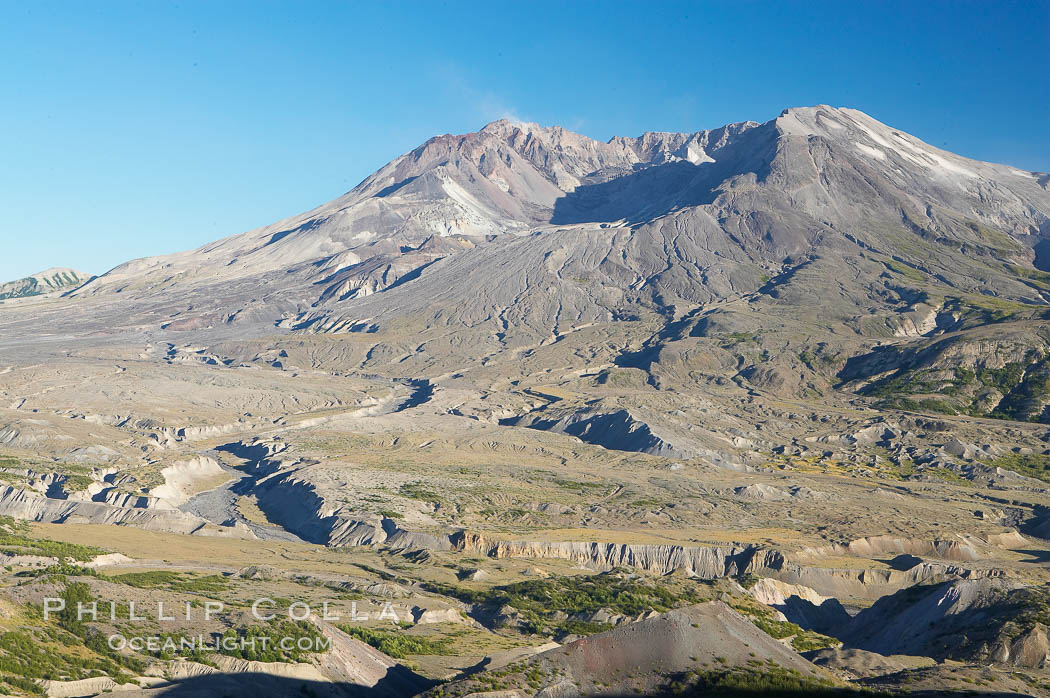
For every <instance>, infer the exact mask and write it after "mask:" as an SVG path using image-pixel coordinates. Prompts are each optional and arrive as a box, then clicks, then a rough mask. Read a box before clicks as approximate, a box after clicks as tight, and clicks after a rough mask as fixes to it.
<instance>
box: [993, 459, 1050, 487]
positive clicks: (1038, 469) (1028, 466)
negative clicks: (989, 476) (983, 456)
mask: <svg viewBox="0 0 1050 698" xmlns="http://www.w3.org/2000/svg"><path fill="white" fill-rule="evenodd" d="M985 465H988V466H989V467H993V468H1003V469H1004V470H1012V471H1014V472H1015V473H1017V474H1018V475H1024V476H1025V477H1031V478H1036V479H1038V480H1043V481H1045V482H1050V456H1048V455H1045V454H1042V453H1033V454H1024V455H1022V454H1020V453H1011V454H1010V455H1008V456H1001V457H999V458H996V459H995V460H991V461H986V462H985Z"/></svg>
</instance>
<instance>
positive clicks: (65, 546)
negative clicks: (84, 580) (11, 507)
mask: <svg viewBox="0 0 1050 698" xmlns="http://www.w3.org/2000/svg"><path fill="white" fill-rule="evenodd" d="M28 530H29V528H28V524H27V523H26V522H24V521H16V520H15V519H12V518H11V517H8V516H4V517H0V551H3V552H6V553H12V554H15V555H42V556H45V557H57V558H58V559H59V560H60V561H62V560H67V559H73V560H76V561H77V562H86V561H88V560H92V559H94V558H96V557H98V556H99V555H104V554H105V553H106V552H108V551H107V550H104V549H102V548H96V547H95V546H91V545H79V544H77V543H62V542H59V541H53V540H46V539H43V538H31V537H29V536H27V535H25V532H27V531H28Z"/></svg>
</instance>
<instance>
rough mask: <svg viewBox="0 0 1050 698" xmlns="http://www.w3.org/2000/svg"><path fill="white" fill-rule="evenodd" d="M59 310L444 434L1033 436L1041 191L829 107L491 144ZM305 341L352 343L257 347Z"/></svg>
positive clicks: (616, 441) (676, 442)
mask: <svg viewBox="0 0 1050 698" xmlns="http://www.w3.org/2000/svg"><path fill="white" fill-rule="evenodd" d="M70 295H71V297H72V301H73V302H74V305H73V306H71V312H62V313H56V314H55V317H54V318H52V325H51V327H52V328H62V329H63V330H65V331H68V332H72V333H74V334H79V333H83V332H84V331H89V332H103V333H105V334H107V335H113V334H114V333H116V334H117V335H120V334H124V335H126V336H129V337H130V336H136V335H137V334H139V333H143V332H145V333H148V334H149V335H150V336H151V337H156V336H158V335H157V333H165V334H166V335H171V334H172V333H176V334H179V333H181V336H183V337H190V336H192V337H194V338H198V339H201V341H204V339H205V338H207V337H211V339H209V340H207V341H209V342H214V341H249V340H250V341H252V342H257V340H259V339H260V338H263V337H271V338H275V339H273V340H272V342H273V343H272V344H271V345H270V347H269V348H268V349H267V351H268V352H270V353H271V354H275V353H278V352H283V353H284V354H286V355H288V354H290V355H291V358H292V360H291V361H285V360H281V362H280V363H281V364H282V365H288V364H292V365H299V364H297V362H302V361H306V362H307V364H308V365H311V366H313V367H314V368H315V369H320V370H328V371H341V372H350V373H360V372H367V373H369V374H381V375H383V376H385V377H388V378H391V379H396V380H411V381H418V380H427V381H435V380H439V379H441V380H446V381H452V382H455V383H456V385H462V386H463V388H464V389H467V390H468V391H473V392H472V393H471V394H473V395H474V397H473V398H471V399H468V400H466V401H465V402H463V404H461V405H459V406H458V407H457V408H456V409H457V410H458V411H459V412H461V413H463V414H468V415H472V416H477V417H479V418H484V419H489V420H497V421H498V420H503V421H504V422H505V423H506V424H514V425H518V426H531V427H533V428H537V429H544V430H552V431H558V432H562V433H567V434H572V435H574V436H577V437H578V438H582V439H584V440H592V441H594V442H595V443H600V444H602V445H606V446H609V447H612V448H617V449H622V450H639V451H646V452H650V453H663V454H677V455H679V456H683V457H684V456H696V455H702V456H703V457H705V458H708V459H710V460H712V461H713V462H716V463H721V464H727V465H729V464H733V463H737V464H740V463H741V462H742V460H743V461H747V460H748V459H750V458H752V456H751V455H750V454H749V453H748V452H747V448H743V449H742V448H740V447H738V446H733V445H732V444H741V445H746V446H747V447H749V448H754V447H759V446H761V448H773V447H781V446H783V445H784V444H785V443H797V442H799V440H800V439H804V438H821V439H825V440H831V441H835V440H836V439H838V440H839V441H840V442H842V443H845V442H846V441H848V438H847V437H844V436H841V435H840V436H834V435H823V436H819V437H811V436H806V435H805V431H804V430H800V429H799V428H798V424H797V423H794V422H792V420H786V421H784V420H780V419H776V420H775V425H772V426H768V427H767V428H766V431H765V433H764V434H763V435H762V436H761V437H759V436H758V435H756V434H755V433H753V429H752V427H753V425H754V424H755V423H756V421H762V420H767V419H770V418H773V417H774V416H775V414H776V410H773V409H772V408H771V404H772V402H775V401H777V400H785V399H786V400H795V401H801V402H802V404H806V405H808V406H809V407H810V408H813V407H815V406H816V405H818V404H821V405H825V406H826V405H839V406H845V405H851V406H852V405H856V406H864V407H865V408H872V407H874V408H875V409H876V410H879V409H888V410H904V411H908V410H913V411H918V412H920V413H939V414H949V415H953V414H960V415H963V414H964V415H971V416H975V417H993V418H1002V419H1011V420H1017V419H1020V420H1025V421H1034V422H1040V421H1041V422H1050V381H1048V380H1047V378H1046V377H1047V376H1048V375H1050V308H1048V307H1047V301H1048V300H1050V175H1047V174H1046V173H1038V172H1025V171H1022V170H1019V169H1017V168H1013V167H1009V166H1005V165H996V164H991V163H984V162H978V161H974V160H970V159H967V158H963V157H960V156H958V155H955V154H952V153H949V152H946V151H943V150H940V149H938V148H935V147H933V146H930V145H929V144H926V143H924V142H922V141H920V140H919V139H917V138H915V137H914V136H910V135H908V134H906V133H903V132H901V131H899V130H896V129H894V128H892V127H890V126H887V125H885V124H882V123H880V122H878V121H876V120H875V119H873V118H871V117H870V116H868V115H866V114H863V113H862V112H859V111H856V110H852V109H839V108H832V107H828V106H823V105H822V106H816V107H808V108H798V109H788V110H786V111H784V112H783V113H782V114H781V115H780V116H779V117H777V118H776V119H773V120H771V121H769V122H766V123H762V124H760V123H756V122H742V123H737V124H730V125H727V126H723V127H721V128H718V129H714V130H709V131H698V132H695V133H646V134H643V135H642V136H639V137H636V138H613V139H611V140H609V141H608V142H604V143H603V142H599V141H595V140H593V139H590V138H587V137H585V136H581V135H579V134H575V133H572V132H570V131H567V130H565V129H563V128H560V127H550V128H546V127H541V126H538V125H536V124H521V123H512V122H509V121H506V120H501V121H497V122H494V123H491V124H489V125H487V126H485V127H484V128H483V129H481V130H480V131H478V132H476V133H470V134H465V135H456V136H453V135H443V136H438V137H435V138H432V139H430V140H429V141H427V142H426V143H424V144H422V145H421V146H420V147H418V148H416V149H415V150H413V151H411V152H409V153H406V154H405V155H402V156H401V157H399V158H397V159H395V160H393V161H392V162H391V163H389V164H388V165H386V166H385V167H383V168H381V169H380V170H379V171H377V172H376V173H374V174H373V175H371V176H369V177H368V178H367V179H365V180H364V181H363V182H361V184H359V185H358V186H357V187H355V188H354V189H353V190H351V191H350V192H348V193H347V194H345V195H344V196H342V197H340V198H338V199H336V200H334V201H332V202H329V203H327V204H324V205H322V206H320V207H318V208H316V209H314V210H312V211H309V212H306V213H304V214H301V215H299V216H295V217H293V218H289V219H286V220H283V221H279V222H277V223H275V224H273V225H270V226H267V227H265V228H260V229H258V230H254V231H250V232H247V233H243V234H240V235H234V236H231V237H228V238H224V239H222V240H218V241H216V242H214V243H210V244H208V245H204V246H202V247H200V248H198V249H196V250H191V251H187V252H183V253H179V254H174V255H166V256H162V257H153V258H147V259H140V260H134V261H131V262H128V263H126V264H123V265H121V266H118V267H117V268H115V269H113V270H111V271H109V272H107V273H106V274H103V275H101V276H99V277H97V278H95V279H93V280H91V281H90V282H88V283H86V284H84V285H83V286H81V287H79V288H77V289H76V290H75V291H74V292H73V293H71V294H70ZM10 317H13V316H10ZM33 320H34V321H35V318H34V319H33ZM25 322H26V324H25V325H20V326H28V325H30V324H31V321H30V320H29V319H26V321H25ZM202 333H203V334H202ZM307 335H330V336H333V338H335V337H340V336H346V337H350V336H358V335H360V336H361V340H354V341H343V342H339V341H336V342H335V343H334V344H332V345H331V346H332V347H333V348H332V349H331V350H330V351H327V352H325V354H324V356H317V355H312V356H309V357H302V356H296V355H295V352H296V351H298V349H297V348H296V347H294V346H293V347H289V346H287V345H288V344H289V342H290V339H276V338H280V337H286V338H293V337H299V338H302V337H305V336H307ZM175 341H178V340H175ZM193 341H197V339H194V340H193ZM253 346H254V345H253ZM223 351H224V352H227V354H228V356H227V359H226V360H227V361H228V362H237V361H241V360H243V356H242V354H243V351H244V350H243V349H241V350H238V349H235V347H234V346H233V345H225V346H224V347H223ZM267 355H270V354H267ZM244 356H248V355H244ZM251 356H254V354H251V355H250V356H248V358H249V359H250V358H251ZM449 376H457V378H455V379H454V380H453V379H449V378H448V377H449ZM507 381H511V384H510V385H511V386H512V388H511V389H508V387H507V386H508V384H507ZM550 385H557V386H560V390H561V391H562V392H559V393H558V399H556V400H555V399H553V398H550V399H545V400H539V401H537V400H536V399H535V398H534V397H526V396H528V395H531V394H530V393H528V392H527V391H528V390H534V391H539V393H537V394H547V393H544V392H543V390H541V389H540V388H541V387H543V386H550ZM522 391H525V392H522ZM687 403H688V404H687ZM716 404H717V405H718V406H719V407H718V409H717V410H715V413H713V414H712V416H710V417H707V418H703V419H701V418H699V416H698V413H696V412H695V411H696V410H700V411H701V412H700V413H701V414H702V413H703V411H704V410H710V409H711V408H712V407H713V406H714V405H716ZM709 414H710V413H709ZM838 414H840V415H841V414H842V413H841V412H840V413H838ZM854 426H856V429H858V430H859V429H862V428H866V427H863V426H860V425H856V424H855V423H851V425H849V426H844V427H843V428H844V429H853V428H854ZM905 431H907V430H905ZM729 434H735V435H734V436H729ZM742 434H748V435H747V436H743V435H742ZM796 448H798V449H802V450H806V449H807V448H809V447H808V446H802V445H800V446H797V447H796ZM908 448H909V449H911V450H910V451H909V453H911V456H912V457H916V458H919V459H920V460H921V459H930V458H934V457H935V456H936V453H935V452H934V453H933V454H932V455H931V452H928V449H923V448H920V447H919V445H918V444H914V443H912V444H910V445H909V446H908ZM916 449H917V450H916Z"/></svg>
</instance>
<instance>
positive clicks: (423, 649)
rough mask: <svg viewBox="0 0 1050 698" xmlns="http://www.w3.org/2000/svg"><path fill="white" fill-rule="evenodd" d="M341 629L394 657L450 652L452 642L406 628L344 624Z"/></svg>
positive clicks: (402, 657)
mask: <svg viewBox="0 0 1050 698" xmlns="http://www.w3.org/2000/svg"><path fill="white" fill-rule="evenodd" d="M338 627H339V629H340V630H342V631H343V632H345V633H346V634H347V635H350V636H351V637H354V638H357V639H358V640H360V641H361V642H364V643H366V644H369V645H371V646H372V647H375V648H376V649H377V650H379V651H380V652H382V653H383V654H385V655H387V656H389V657H393V658H394V659H404V658H405V657H407V656H408V655H410V654H418V655H426V654H450V653H451V652H450V651H449V645H450V642H449V641H448V640H446V639H441V640H430V639H428V638H425V637H416V636H413V635H408V634H407V633H406V632H405V631H404V630H386V629H377V628H365V627H362V626H359V625H349V624H342V625H339V626H338Z"/></svg>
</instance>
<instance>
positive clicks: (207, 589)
mask: <svg viewBox="0 0 1050 698" xmlns="http://www.w3.org/2000/svg"><path fill="white" fill-rule="evenodd" d="M107 579H108V580H109V581H111V582H115V583H117V584H126V585H127V586H130V587H135V588H136V589H164V590H166V591H175V592H182V593H186V594H202V595H204V596H211V595H215V594H219V593H222V592H224V591H226V589H227V587H228V586H229V582H228V581H227V579H226V578H225V577H223V576H222V575H218V574H212V575H207V576H200V575H194V574H188V573H185V572H173V571H170V570H155V571H150V572H128V573H126V574H117V575H114V576H112V577H108V578H107Z"/></svg>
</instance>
